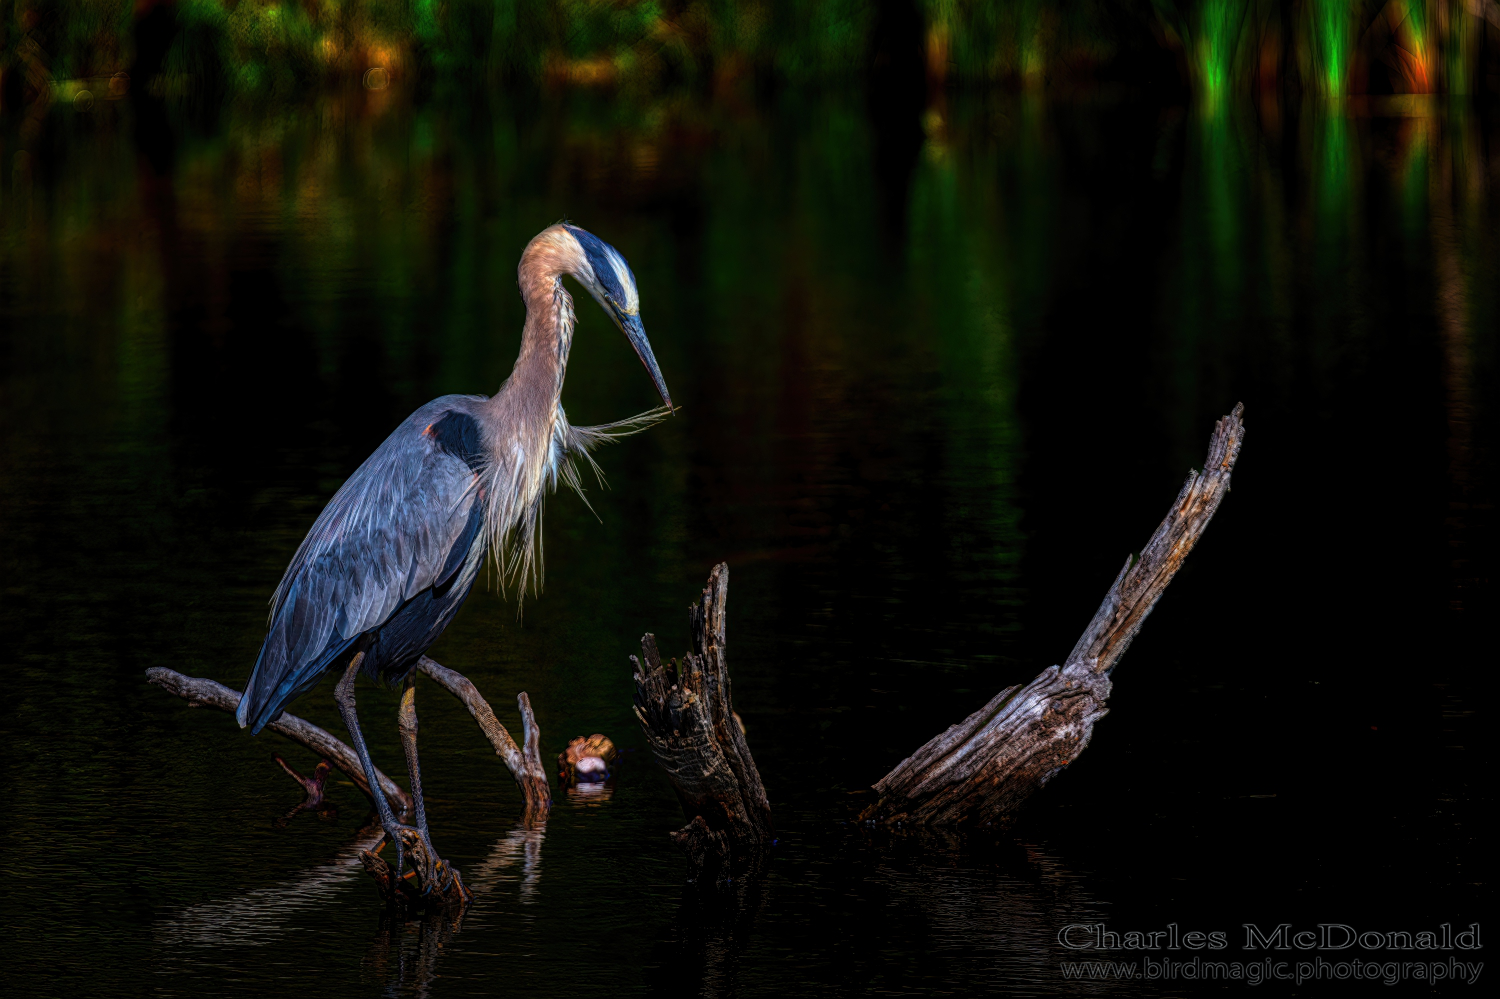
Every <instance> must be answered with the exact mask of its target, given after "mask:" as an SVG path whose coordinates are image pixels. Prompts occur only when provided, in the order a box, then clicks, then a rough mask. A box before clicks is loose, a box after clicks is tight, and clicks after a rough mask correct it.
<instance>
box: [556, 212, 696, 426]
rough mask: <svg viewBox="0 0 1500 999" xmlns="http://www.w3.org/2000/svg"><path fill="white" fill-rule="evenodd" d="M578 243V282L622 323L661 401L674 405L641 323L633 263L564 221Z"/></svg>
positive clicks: (610, 315)
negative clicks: (631, 270) (631, 264)
mask: <svg viewBox="0 0 1500 999" xmlns="http://www.w3.org/2000/svg"><path fill="white" fill-rule="evenodd" d="M562 228H563V229H564V230H565V231H566V232H567V234H568V235H569V236H571V237H573V239H574V241H575V242H577V244H578V249H579V251H580V253H581V256H582V261H581V265H580V266H578V267H576V268H575V269H574V271H573V276H574V277H575V278H577V279H578V282H579V283H580V284H582V285H583V286H584V287H585V288H587V289H588V290H589V294H590V295H593V296H594V300H595V301H596V302H598V303H599V305H600V306H601V307H602V308H603V309H604V311H605V312H607V313H609V317H610V318H611V319H613V320H614V321H615V325H616V326H618V327H620V332H622V333H624V334H625V338H626V339H627V340H629V341H630V345H631V346H632V347H634V348H635V352H636V356H638V357H639V358H640V359H641V363H642V364H644V365H645V366H646V371H647V372H648V373H649V374H650V375H651V381H652V383H653V384H655V386H656V391H657V392H659V393H660V394H661V401H662V402H663V403H665V404H666V406H667V408H668V409H671V408H672V397H671V396H670V395H668V394H667V383H666V380H665V379H663V378H662V376H661V368H660V367H658V366H657V364H656V355H655V354H653V353H652V352H651V341H650V340H647V339H646V328H645V327H644V326H642V325H641V298H640V293H639V292H637V291H636V287H635V275H634V274H632V273H631V272H630V265H629V264H627V263H626V262H625V258H624V257H622V256H620V251H619V250H616V249H615V248H614V247H613V246H610V245H609V244H608V243H606V242H604V240H602V239H600V238H599V237H598V236H595V235H594V234H593V233H591V232H587V231H585V230H583V229H580V228H578V227H577V226H576V225H568V224H566V223H565V224H564V225H563V227H562Z"/></svg>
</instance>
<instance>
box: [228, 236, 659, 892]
mask: <svg viewBox="0 0 1500 999" xmlns="http://www.w3.org/2000/svg"><path fill="white" fill-rule="evenodd" d="M517 273H518V277H519V281H520V285H521V297H522V298H523V299H524V300H525V302H526V325H525V327H524V329H523V331H522V334H521V353H520V356H519V357H517V358H516V364H515V368H514V369H513V370H512V371H511V374H510V377H509V378H507V379H506V380H505V384H504V385H502V386H500V391H498V392H496V393H495V394H494V395H493V396H490V397H488V398H486V397H485V396H482V395H446V396H443V397H442V398H441V399H435V400H433V401H432V402H429V403H428V404H427V405H425V406H423V407H422V408H421V409H419V410H417V411H416V412H415V413H413V414H412V415H411V416H409V417H407V419H406V421H405V422H403V423H402V424H401V425H400V426H399V427H397V428H396V430H395V432H394V433H392V434H391V435H390V436H389V437H387V438H386V440H385V443H383V444H381V445H380V447H379V448H377V449H376V450H375V453H374V454H372V455H370V457H369V458H367V459H365V463H364V464H363V465H361V466H359V469H358V470H356V471H355V473H354V474H353V475H351V476H350V477H349V479H348V481H346V482H345V483H344V484H343V486H342V487H340V489H339V491H338V492H337V493H335V494H334V496H333V499H331V500H329V501H328V506H326V507H324V509H323V512H322V513H321V514H319V516H318V519H317V521H316V522H315V523H314V524H313V526H312V530H310V531H309V532H308V534H307V537H306V538H305V539H304V540H303V542H302V545H301V547H299V548H298V549H297V554H296V555H295V556H293V557H292V562H291V565H289V566H287V570H286V574H285V575H284V576H282V578H281V584H280V585H279V586H278V587H277V588H276V593H275V595H274V596H273V597H272V601H271V623H270V627H269V629H268V631H267V634H266V640H265V643H264V644H263V645H262V646H261V649H260V656H259V658H257V659H256V662H255V668H254V670H252V671H251V673H250V679H249V680H248V681H247V682H246V684H245V695H244V697H243V698H242V699H241V700H240V705H239V711H238V713H237V715H236V717H237V719H238V721H239V723H240V727H242V728H243V727H246V726H248V727H249V728H250V730H251V733H252V734H255V733H259V732H260V730H261V729H262V728H264V727H265V725H266V723H267V722H270V721H272V720H273V719H275V718H276V716H277V715H279V714H281V711H282V709H283V708H285V707H286V706H287V705H288V704H289V703H291V702H292V701H293V700H294V699H295V698H297V697H298V696H300V695H301V694H303V693H305V692H306V691H308V690H310V689H311V688H312V687H314V686H315V685H317V683H318V681H319V680H320V679H322V677H323V674H324V673H326V672H328V671H329V670H330V669H333V668H334V667H335V666H336V665H340V664H342V663H343V662H344V661H345V659H347V662H348V664H347V666H345V667H344V675H343V678H342V679H341V680H340V681H339V684H338V687H337V688H336V690H335V699H336V700H337V702H338V706H339V713H340V714H341V715H343V718H344V724H345V725H347V726H348V727H349V735H350V737H351V738H353V740H354V748H355V751H356V752H357V753H358V754H359V761H360V763H361V764H362V765H363V767H364V770H365V777H366V778H367V779H368V780H369V784H370V793H371V796H372V797H373V798H374V799H375V807H376V811H377V812H378V813H379V817H380V824H381V826H382V827H383V828H384V829H385V833H386V836H387V838H389V839H390V841H391V842H392V843H393V844H394V845H395V847H396V866H395V869H394V870H395V874H396V876H397V877H400V876H401V870H402V844H401V837H400V835H399V830H400V826H399V825H398V823H397V822H396V819H395V816H394V815H393V813H392V811H391V807H390V805H389V804H388V803H387V802H386V800H385V796H384V795H383V794H381V791H380V782H379V781H378V780H377V779H376V776H375V773H376V771H375V764H374V763H373V762H372V761H371V760H370V753H369V750H368V749H367V748H366V747H365V740H364V735H363V733H361V731H360V728H359V718H358V717H357V716H356V714H355V711H354V678H355V675H356V673H357V672H360V671H362V672H364V673H365V674H366V675H368V676H370V677H372V678H375V679H380V680H385V681H387V682H389V683H393V684H394V683H399V682H401V681H402V680H403V679H404V678H405V677H406V676H408V675H409V674H410V673H411V671H412V669H413V668H414V667H415V666H416V664H417V660H418V659H419V658H420V657H421V656H422V654H423V653H424V652H426V651H427V649H428V647H429V646H431V645H432V643H433V642H435V641H437V639H438V636H439V635H441V634H442V633H443V629H445V628H446V627H447V626H448V623H449V622H450V621H452V620H453V617H454V615H455V614H457V613H458V609H459V607H460V606H461V605H462V604H463V602H464V598H466V597H467V596H468V595H469V590H470V589H471V588H472V587H473V585H474V578H475V576H477V575H478V573H479V567H480V564H481V563H482V562H483V561H484V554H485V552H486V551H489V552H492V553H493V555H494V558H495V561H496V564H497V567H498V569H499V572H500V576H501V579H502V580H511V581H514V582H515V583H516V584H517V586H518V587H519V588H521V589H524V588H525V587H526V586H527V584H528V582H535V581H536V580H537V578H538V576H539V572H540V564H539V562H540V560H539V556H538V554H537V551H538V547H539V538H538V530H539V527H540V524H541V512H542V501H543V498H544V496H545V494H546V493H547V492H548V491H550V490H552V489H555V488H556V486H557V480H558V479H559V478H561V479H562V480H563V481H564V482H566V483H568V484H569V485H571V486H573V487H574V488H575V489H576V488H578V487H579V479H578V471H577V468H576V467H575V466H574V464H573V459H574V458H575V457H582V458H583V459H584V460H585V461H587V462H589V463H590V464H591V465H592V459H591V458H589V457H588V452H589V450H590V449H591V448H592V447H594V446H596V445H598V444H599V443H601V442H603V441H605V440H608V439H610V438H612V437H616V436H619V435H621V434H624V433H629V432H632V431H634V430H637V429H640V428H641V427H643V426H647V425H649V424H651V423H653V422H655V421H656V419H658V418H660V417H661V416H662V415H663V414H665V413H668V412H671V408H672V401H671V397H670V396H669V395H668V394H667V386H666V383H665V382H664V381H663V380H662V376H661V369H660V368H659V367H658V366H657V363H656V357H655V356H654V355H653V354H652V352H651V344H650V342H649V341H648V340H647V339H646V331H645V329H644V328H643V327H642V326H641V318H640V302H639V295H638V294H637V291H636V286H635V276H634V275H633V274H632V273H631V272H630V266H629V265H628V264H627V263H625V259H624V258H623V257H621V256H620V254H619V252H618V251H616V250H615V248H614V247H612V246H610V245H608V244H607V243H605V242H603V241H602V240H600V239H598V238H597V237H595V236H593V235H591V234H589V233H587V232H585V231H583V230H582V229H580V228H578V227H577V226H573V225H568V224H559V225H554V226H550V227H549V228H547V229H545V230H543V231H542V232H541V233H540V234H538V235H537V237H536V238H535V239H533V240H532V241H531V242H530V243H529V244H527V246H526V249H525V251H524V252H523V253H522V254H521V264H520V266H519V268H518V269H517ZM565 274H567V275H572V277H573V278H574V279H576V280H577V281H578V283H579V284H581V285H583V287H584V288H586V289H588V292H589V294H591V295H593V296H594V298H595V299H596V300H597V301H598V302H599V304H600V305H601V306H603V307H604V311H605V312H607V313H609V315H610V318H612V319H613V320H614V321H615V324H616V325H617V326H619V327H620V329H621V331H623V332H624V334H625V336H626V338H627V339H629V341H630V344H631V346H633V347H634V348H635V352H636V354H637V355H638V356H639V357H640V359H641V363H643V364H644V365H645V366H646V370H647V371H648V372H650V374H651V380H652V381H653V382H654V383H655V385H656V390H657V391H658V392H659V393H660V394H661V399H662V402H663V404H664V406H663V407H662V408H660V409H656V410H652V411H651V412H648V413H643V414H641V415H640V416H638V417H635V418H633V419H630V420H624V421H621V422H619V423H611V424H605V425H603V426H598V427H575V426H572V425H570V424H569V423H568V418H567V416H566V415H565V414H564V413H563V408H562V402H561V395H562V387H563V376H564V375H565V373H566V371H567V366H568V350H569V348H570V347H571V346H572V343H573V322H574V313H573V298H572V296H571V295H569V294H568V291H567V289H565V288H564V287H563V283H562V278H563V275H565ZM596 470H597V469H596ZM359 653H363V654H364V655H363V659H362V660H361V659H360V656H359ZM412 784H413V786H412V792H413V798H414V804H415V807H416V819H417V832H418V834H419V835H420V836H421V837H422V838H423V839H424V840H425V841H426V845H427V848H428V850H429V852H431V841H430V840H429V839H427V829H426V817H425V809H424V808H423V805H422V799H421V788H420V786H419V782H418V781H417V780H413V782H412ZM434 855H435V854H434Z"/></svg>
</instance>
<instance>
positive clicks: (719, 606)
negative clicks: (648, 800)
mask: <svg viewBox="0 0 1500 999" xmlns="http://www.w3.org/2000/svg"><path fill="white" fill-rule="evenodd" d="M728 598H729V566H728V565H726V564H724V563H720V564H719V565H716V566H714V569H713V572H712V573H711V574H710V575H709V577H708V587H707V588H706V589H704V591H703V596H702V599H701V600H699V602H698V603H697V604H695V605H693V606H692V607H691V608H689V621H690V625H691V628H692V635H693V649H694V651H692V652H690V653H688V654H687V655H685V656H684V657H683V659H682V663H681V665H680V666H679V665H678V664H677V663H676V662H675V661H673V662H671V663H668V664H666V665H663V664H662V661H661V655H660V654H659V653H658V652H657V649H656V638H655V636H653V635H649V634H648V635H646V636H645V637H644V638H642V639H641V653H642V656H641V658H640V659H637V658H636V657H635V656H631V657H630V661H631V662H632V663H634V664H635V714H636V717H637V718H639V719H640V721H641V728H642V729H643V730H644V731H645V733H646V740H647V741H648V742H650V744H651V751H652V753H653V754H654V755H655V756H656V761H657V762H658V763H660V764H661V767H662V769H663V770H665V771H666V772H667V777H668V779H669V780H671V782H672V786H673V787H674V788H676V789H677V797H678V798H679V799H680V800H681V801H682V808H683V811H684V812H685V813H686V814H687V815H688V817H689V819H691V821H690V822H689V823H688V825H687V826H685V827H684V828H683V829H681V830H679V831H677V832H675V833H673V834H672V839H673V841H674V842H676V843H677V844H678V845H679V846H681V847H682V848H683V849H684V850H686V851H687V853H688V856H689V858H690V859H691V860H692V861H693V862H694V864H695V866H700V867H701V866H702V864H703V863H705V862H706V861H708V860H709V859H711V858H713V857H718V858H721V859H722V858H727V857H729V856H730V855H731V854H732V853H733V852H734V851H735V850H739V849H743V848H746V847H753V846H760V845H769V844H770V842H771V832H772V829H771V805H770V803H769V802H768V801H767V800H766V789H765V787H764V786H763V785H762V784H761V782H760V773H759V771H757V770H756V769H755V760H754V759H753V758H752V757H751V756H750V747H749V745H748V744H747V743H746V742H745V732H744V729H743V728H742V727H741V725H740V724H739V719H738V717H737V716H736V715H735V713H734V707H733V701H732V699H731V697H730V689H729V661H728V649H729V644H728V640H727V637H726V629H727V619H726V616H725V604H726V602H727V600H728Z"/></svg>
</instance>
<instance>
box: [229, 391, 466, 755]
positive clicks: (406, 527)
mask: <svg viewBox="0 0 1500 999" xmlns="http://www.w3.org/2000/svg"><path fill="white" fill-rule="evenodd" d="M483 401H484V397H483V396H444V397H443V398H441V399H437V400H435V401H433V402H430V403H428V404H427V405H426V406H423V407H422V408H421V409H419V410H417V411H416V412H415V413H413V414H412V415H411V416H410V417H408V418H407V419H406V421H404V422H403V423H402V424H401V426H399V427H397V428H396V430H395V432H394V433H392V434H391V435H390V437H388V438H386V440H385V442H384V443H382V444H381V445H380V447H379V448H377V449H376V451H375V453H374V454H372V455H371V456H370V457H369V458H368V459H367V460H366V461H365V463H364V464H363V465H361V466H360V467H359V469H358V470H357V471H355V473H354V474H353V475H352V476H350V477H349V480H348V481H347V482H345V483H344V485H343V486H342V487H341V488H340V489H339V491H338V492H337V493H336V494H334V497H333V499H331V500H330V501H329V503H328V506H327V507H325V508H324V510H323V512H322V513H321V514H320V515H319V516H318V519H317V521H316V522H315V523H314V524H313V527H312V530H311V531H309V532H308V535H307V538H306V539H305V540H304V541H303V542H302V545H301V547H300V548H298V550H297V554H296V555H295V556H294V557H293V559H292V562H291V565H290V566H289V567H288V568H287V571H286V575H285V576H284V577H283V578H282V581H281V585H280V586H279V587H278V588H277V591H276V596H275V598H274V601H273V606H272V612H271V625H270V628H269V629H268V631H267V634H266V639H265V642H264V643H263V644H262V646H261V650H260V655H259V657H258V658H257V660H256V663H255V668H254V670H253V671H252V672H251V674H250V679H249V680H248V681H247V683H246V685H245V695H244V698H243V699H242V700H241V702H240V709H239V712H238V719H239V722H240V724H241V725H242V726H249V727H250V728H251V729H252V730H253V731H254V732H259V731H260V730H261V728H263V727H264V726H265V724H266V723H267V722H269V721H271V720H272V719H274V718H275V717H276V716H277V715H279V714H280V713H281V712H282V710H283V709H284V708H285V707H286V705H287V704H289V703H291V701H293V700H295V699H296V698H297V697H298V696H300V695H301V694H303V693H305V692H306V691H307V690H309V689H311V688H312V687H313V686H315V685H316V684H317V683H318V681H319V680H320V679H321V678H322V676H323V674H324V673H326V672H327V671H328V670H329V669H330V668H331V667H332V666H334V665H336V664H337V663H339V662H342V661H343V660H344V657H345V654H346V653H351V650H352V649H353V647H354V646H355V645H356V643H361V644H363V646H364V647H365V651H366V659H365V663H364V667H365V669H366V670H367V671H368V672H369V673H370V675H372V676H377V677H380V678H382V679H386V680H398V679H400V678H401V677H403V676H405V675H406V673H407V672H409V671H410V669H411V667H412V666H413V665H415V663H416V661H417V659H418V658H419V657H420V656H421V655H422V653H423V652H425V651H426V650H427V648H428V647H429V646H431V645H432V643H433V642H434V641H436V640H437V638H438V636H439V635H441V634H442V632H443V629H444V628H446V627H447V626H448V624H449V622H451V621H452V620H453V617H454V615H455V614H457V613H458V609H459V607H460V606H462V604H463V601H464V599H465V598H466V597H467V596H468V594H469V590H470V589H471V588H472V587H473V583H474V578H475V576H476V575H477V574H478V571H479V564H480V562H481V561H482V559H483V543H484V532H483V524H484V502H483V499H482V496H481V491H482V490H481V488H480V486H479V480H478V473H479V471H480V469H481V468H482V467H483V465H484V457H483V454H482V446H481V437H482V434H481V430H480V424H479V420H478V417H477V413H478V408H477V407H478V404H479V403H481V402H483ZM351 654H352V653H351Z"/></svg>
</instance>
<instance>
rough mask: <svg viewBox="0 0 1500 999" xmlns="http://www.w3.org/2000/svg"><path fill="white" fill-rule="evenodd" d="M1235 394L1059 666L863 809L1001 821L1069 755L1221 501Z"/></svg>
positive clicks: (912, 763)
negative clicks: (1196, 466) (1196, 467)
mask: <svg viewBox="0 0 1500 999" xmlns="http://www.w3.org/2000/svg"><path fill="white" fill-rule="evenodd" d="M1243 413H1244V406H1243V404H1241V405H1238V406H1236V407H1235V408H1234V412H1233V413H1231V414H1230V415H1228V416H1226V417H1224V418H1223V419H1221V420H1220V421H1219V422H1218V425H1217V426H1216V427H1215V428H1214V433H1213V437H1212V438H1211V439H1210V441H1209V445H1208V461H1207V463H1206V464H1205V465H1204V468H1203V471H1201V472H1195V473H1193V474H1191V475H1189V476H1188V480H1187V482H1186V484H1184V485H1183V487H1182V492H1181V493H1179V494H1178V496H1177V501H1176V502H1175V503H1174V504H1173V505H1172V509H1171V510H1170V511H1169V512H1168V513H1167V518H1166V519H1165V520H1163V521H1162V523H1161V526H1160V527H1158V528H1157V529H1156V533H1155V534H1154V535H1152V537H1151V540H1150V542H1149V543H1147V545H1146V548H1145V550H1144V551H1142V552H1141V554H1140V557H1139V558H1135V557H1132V558H1128V559H1126V560H1125V567H1124V568H1123V569H1121V570H1120V574H1119V575H1118V576H1117V577H1115V582H1114V585H1113V586H1111V587H1110V588H1109V592H1108V593H1107V594H1106V595H1105V597H1104V602H1103V603H1102V604H1100V605H1099V610H1098V611H1097V612H1095V614H1094V618H1093V620H1092V621H1090V622H1089V625H1088V627H1087V628H1085V629H1084V632H1083V636H1082V637H1081V638H1079V639H1078V644H1076V645H1075V646H1074V647H1073V652H1072V653H1071V654H1070V655H1069V656H1068V658H1067V661H1066V662H1064V663H1063V665H1062V666H1060V667H1059V666H1052V667H1050V668H1048V669H1046V670H1044V671H1043V672H1042V674H1041V675H1040V676H1038V677H1037V678H1036V679H1035V680H1032V681H1031V682H1030V683H1028V684H1026V685H1025V686H1024V687H1022V686H1015V687H1008V688H1006V689H1005V690H1002V691H1001V692H1000V693H998V694H996V695H995V697H994V698H993V699H992V700H991V701H990V702H989V703H988V704H986V705H985V706H984V707H983V708H980V709H979V710H978V711H976V712H974V713H973V714H972V715H970V716H969V717H968V718H966V719H964V720H963V721H962V722H960V723H959V724H957V725H954V726H953V727H951V728H949V729H948V730H947V731H946V732H944V733H943V734H941V735H939V736H937V737H936V738H934V739H933V740H932V741H930V742H928V743H927V744H926V745H925V746H923V747H922V748H920V749H918V750H917V751H916V752H915V753H913V754H912V755H911V756H909V757H908V758H907V759H905V760H903V761H902V762H901V763H900V764H899V765H898V766H897V767H896V769H894V770H892V771H891V772H890V773H888V774H886V775H885V776H884V777H882V778H881V779H880V780H879V781H878V782H877V783H876V784H875V790H876V791H877V792H879V794H880V798H879V800H877V801H876V802H875V803H874V804H873V805H871V806H870V807H869V808H867V809H865V811H864V813H863V814H862V815H861V816H860V818H861V819H864V820H866V821H870V822H876V823H883V824H886V825H895V824H897V823H901V824H903V825H916V826H944V825H959V824H976V825H985V824H991V823H996V822H1003V821H1004V820H1005V819H1006V818H1007V817H1008V816H1009V815H1010V813H1012V812H1013V811H1014V810H1015V809H1016V808H1017V807H1018V806H1020V805H1021V803H1022V802H1024V801H1025V800H1026V799H1027V798H1028V797H1029V796H1030V795H1031V794H1032V793H1033V792H1035V791H1036V790H1037V789H1038V788H1040V787H1042V785H1044V784H1046V783H1047V782H1048V781H1049V780H1051V779H1052V778H1053V777H1054V776H1056V775H1057V773H1058V772H1059V771H1060V770H1062V768H1063V767H1065V766H1067V765H1068V764H1069V763H1071V762H1073V760H1074V759H1076V758H1077V757H1078V754H1079V753H1081V752H1083V750H1084V747H1086V746H1087V745H1088V742H1089V737H1090V735H1092V733H1093V728H1094V723H1095V722H1096V721H1098V720H1099V719H1100V718H1102V717H1104V715H1105V714H1106V709H1105V707H1104V702H1105V700H1106V699H1107V698H1108V697H1109V693H1110V681H1109V673H1110V671H1111V670H1112V669H1113V668H1114V666H1115V663H1117V662H1118V661H1119V659H1120V656H1122V655H1123V654H1124V653H1125V649H1126V648H1127V647H1129V645H1130V642H1131V640H1132V639H1133V638H1135V635H1136V632H1138V631H1139V630H1140V628H1141V623H1142V622H1143V621H1145V620H1146V615H1148V614H1150V613H1151V608H1152V607H1154V606H1155V605H1156V601H1157V599H1158V598H1159V597H1160V596H1161V594H1162V591H1164V590H1165V589H1166V588H1167V584H1168V583H1170V582H1171V581H1172V577H1173V575H1175V574H1176V572H1177V570H1178V568H1179V567H1180V566H1181V565H1182V561H1183V559H1185V558H1186V557H1187V554H1188V552H1190V551H1191V550H1192V548H1193V545H1194V544H1196V543H1197V541H1198V538H1199V537H1200V536H1201V535H1202V534H1203V530H1204V528H1206V527H1207V526H1208V522H1209V520H1210V519H1212V517H1213V515H1214V511H1215V510H1217V509H1218V508H1219V502H1220V501H1221V500H1222V499H1223V498H1224V494H1225V493H1227V492H1228V491H1229V476H1230V472H1231V471H1232V470H1233V469H1234V463H1235V459H1236V458H1238V457H1239V452H1240V443H1241V442H1242V441H1243V440H1244V436H1245V426H1244V423H1243V422H1242V419H1241V417H1242V415H1243Z"/></svg>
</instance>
